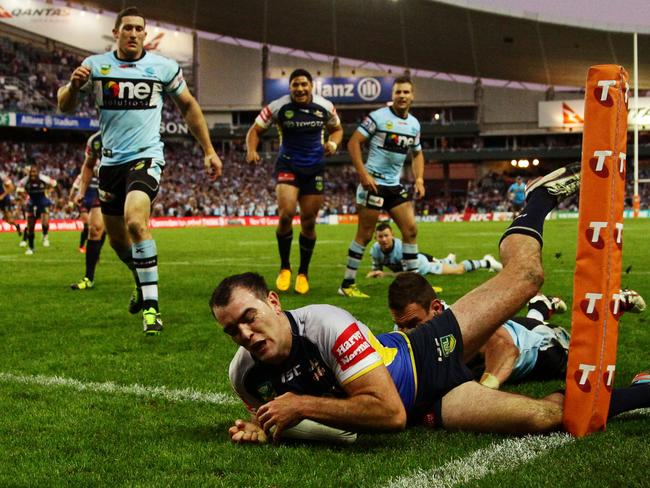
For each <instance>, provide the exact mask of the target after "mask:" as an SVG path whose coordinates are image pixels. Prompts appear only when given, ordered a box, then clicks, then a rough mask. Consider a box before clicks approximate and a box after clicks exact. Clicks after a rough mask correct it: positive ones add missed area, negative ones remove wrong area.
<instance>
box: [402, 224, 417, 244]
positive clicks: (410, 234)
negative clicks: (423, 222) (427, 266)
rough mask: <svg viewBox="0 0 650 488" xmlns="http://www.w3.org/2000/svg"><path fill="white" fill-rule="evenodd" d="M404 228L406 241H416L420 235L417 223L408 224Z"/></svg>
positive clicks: (403, 232) (403, 235)
mask: <svg viewBox="0 0 650 488" xmlns="http://www.w3.org/2000/svg"><path fill="white" fill-rule="evenodd" d="M401 230H402V237H403V239H404V242H415V239H416V238H417V236H418V227H417V225H415V224H413V225H409V226H406V227H405V228H404V229H401Z"/></svg>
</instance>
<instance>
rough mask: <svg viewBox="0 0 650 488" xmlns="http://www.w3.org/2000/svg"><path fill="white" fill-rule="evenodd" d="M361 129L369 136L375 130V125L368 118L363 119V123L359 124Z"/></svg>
mask: <svg viewBox="0 0 650 488" xmlns="http://www.w3.org/2000/svg"><path fill="white" fill-rule="evenodd" d="M361 127H363V128H364V129H365V130H366V131H367V132H368V133H369V134H372V133H373V132H375V130H376V129H377V125H375V123H374V122H373V120H372V119H371V118H370V117H366V118H365V119H363V122H361Z"/></svg>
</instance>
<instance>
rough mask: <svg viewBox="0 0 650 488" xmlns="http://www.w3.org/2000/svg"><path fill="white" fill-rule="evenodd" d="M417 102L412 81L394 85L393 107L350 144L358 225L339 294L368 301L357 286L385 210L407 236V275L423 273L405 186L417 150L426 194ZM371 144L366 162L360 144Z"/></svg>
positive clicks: (420, 187) (370, 120)
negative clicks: (403, 181) (415, 112)
mask: <svg viewBox="0 0 650 488" xmlns="http://www.w3.org/2000/svg"><path fill="white" fill-rule="evenodd" d="M412 103H413V84H412V83H411V80H410V79H409V78H408V77H399V78H396V79H395V81H394V82H393V104H392V106H390V107H384V108H380V109H379V110H375V111H374V112H372V113H371V114H370V115H368V116H367V117H366V118H365V120H364V121H363V122H362V123H361V125H360V126H359V127H358V128H357V130H356V131H355V133H354V134H353V135H352V137H351V138H350V141H349V142H348V151H349V152H350V157H351V158H352V163H353V164H354V167H355V169H356V170H357V173H358V174H359V180H360V184H359V187H358V188H357V206H358V208H359V225H358V227H357V234H356V236H355V237H354V239H353V240H352V242H351V243H350V247H349V248H348V262H347V268H346V270H345V274H344V276H343V282H342V283H341V287H340V288H339V290H338V292H339V295H343V296H347V297H352V298H368V295H366V294H365V293H363V292H362V291H361V290H359V289H358V288H357V286H356V284H355V280H356V276H357V271H358V269H359V265H360V264H361V259H362V258H363V253H364V252H365V250H366V246H367V245H368V243H369V242H370V240H371V239H372V234H373V232H374V230H375V225H376V224H377V219H378V218H379V212H381V210H385V211H387V212H388V213H389V214H390V216H391V217H392V218H393V220H394V221H395V223H396V224H397V227H399V230H400V232H401V233H402V241H403V245H402V252H403V257H404V267H405V269H406V271H417V269H418V245H417V243H416V236H417V226H416V224H415V213H414V210H413V204H412V203H411V201H410V199H409V195H408V192H407V191H406V189H405V188H404V187H403V186H402V185H401V184H400V182H399V177H400V173H401V172H402V166H403V165H404V160H405V159H406V156H407V154H408V152H409V150H411V151H412V152H413V174H414V176H415V198H422V197H423V196H424V177H423V175H424V157H423V155H422V147H421V146H420V123H419V122H418V121H417V119H416V118H415V117H413V116H412V115H411V114H409V110H410V108H411V104H412ZM366 140H370V152H369V154H368V161H367V162H366V164H365V166H364V164H363V159H362V157H361V156H362V154H361V146H362V144H363V143H364V142H365V141H366Z"/></svg>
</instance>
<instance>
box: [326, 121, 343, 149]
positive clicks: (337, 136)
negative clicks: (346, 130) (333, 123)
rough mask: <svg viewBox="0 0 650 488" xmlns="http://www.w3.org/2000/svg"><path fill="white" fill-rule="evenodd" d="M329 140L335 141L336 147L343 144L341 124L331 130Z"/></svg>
mask: <svg viewBox="0 0 650 488" xmlns="http://www.w3.org/2000/svg"><path fill="white" fill-rule="evenodd" d="M327 140H328V142H333V143H334V144H336V147H338V146H340V145H341V141H342V140H343V127H341V126H340V125H339V126H338V127H335V128H334V129H331V130H330V133H329V137H328V138H327Z"/></svg>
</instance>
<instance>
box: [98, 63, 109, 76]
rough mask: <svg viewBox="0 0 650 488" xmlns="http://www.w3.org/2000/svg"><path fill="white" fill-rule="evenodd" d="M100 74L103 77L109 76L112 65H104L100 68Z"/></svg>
mask: <svg viewBox="0 0 650 488" xmlns="http://www.w3.org/2000/svg"><path fill="white" fill-rule="evenodd" d="M99 72H100V73H101V74H103V75H107V74H108V73H110V72H111V65H110V64H102V65H101V66H100V67H99Z"/></svg>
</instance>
